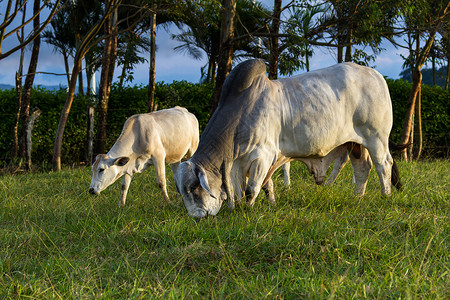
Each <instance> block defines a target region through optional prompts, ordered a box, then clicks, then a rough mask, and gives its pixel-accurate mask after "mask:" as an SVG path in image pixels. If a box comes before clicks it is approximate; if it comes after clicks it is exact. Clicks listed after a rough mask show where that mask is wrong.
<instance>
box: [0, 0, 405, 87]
mask: <svg viewBox="0 0 450 300" xmlns="http://www.w3.org/2000/svg"><path fill="white" fill-rule="evenodd" d="M261 2H263V3H264V4H265V5H266V6H267V7H268V8H269V9H270V8H271V7H272V6H273V4H272V3H273V1H272V0H263V1H261ZM285 2H287V1H285ZM0 11H1V8H0ZM170 30H171V33H176V31H177V30H178V29H177V28H176V27H175V26H172V27H170ZM171 33H167V32H166V31H165V30H164V29H162V28H158V29H157V40H156V43H157V47H158V50H157V52H156V80H157V81H165V82H172V81H174V80H187V81H190V82H198V81H199V80H200V68H201V67H202V66H204V65H205V64H206V61H207V60H206V55H204V56H203V58H202V59H201V60H195V59H193V58H191V57H190V56H188V55H186V54H183V53H178V52H175V51H174V50H173V48H174V47H176V46H177V45H179V43H178V42H175V41H173V40H172V39H171V38H170V34H171ZM15 41H16V38H15V36H12V37H10V38H8V39H6V40H5V41H4V45H3V47H2V48H3V51H5V50H7V49H9V48H10V47H11V45H12V44H14V43H15ZM383 48H385V49H386V50H385V51H383V52H382V53H381V54H379V55H378V56H377V58H376V60H375V62H374V63H372V64H371V66H372V67H374V68H375V69H376V70H378V71H379V72H380V73H381V74H382V75H384V76H387V77H389V78H398V75H399V73H400V72H401V65H402V63H403V59H402V58H401V56H400V55H399V54H400V53H402V54H404V55H405V53H406V51H405V50H402V49H395V48H394V47H393V46H392V45H391V43H389V42H385V43H383ZM30 52H31V49H30V47H28V48H27V52H26V54H25V67H27V66H28V61H29V56H30ZM145 55H148V54H145ZM310 63H311V67H310V68H311V70H314V69H319V68H323V67H327V66H330V65H333V64H335V63H336V54H335V51H334V50H330V49H326V48H324V47H320V48H315V49H314V56H313V57H312V59H311V62H310ZM18 64H19V52H16V53H15V54H13V55H11V56H9V57H7V58H6V59H3V60H1V61H0V84H10V85H14V74H15V72H16V70H17V68H18ZM38 72H52V73H64V61H63V57H62V55H60V54H59V53H55V52H54V51H53V49H52V48H51V47H50V46H49V45H47V44H46V43H42V44H41V54H40V57H39V62H38ZM120 72H121V70H120V69H116V71H115V74H116V76H117V75H118V74H120ZM302 72H304V71H302V70H300V71H299V72H298V73H302ZM148 76H149V75H148V64H141V65H138V66H136V68H135V70H134V81H133V82H132V85H134V84H146V83H147V82H148ZM97 82H98V76H97ZM35 84H36V85H63V86H66V85H67V82H66V77H65V76H55V75H44V74H37V75H36V77H35Z"/></svg>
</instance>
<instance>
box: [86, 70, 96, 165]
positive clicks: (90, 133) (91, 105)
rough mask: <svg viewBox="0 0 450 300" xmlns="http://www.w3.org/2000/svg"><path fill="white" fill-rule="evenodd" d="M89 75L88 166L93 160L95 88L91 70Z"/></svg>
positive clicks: (93, 74)
mask: <svg viewBox="0 0 450 300" xmlns="http://www.w3.org/2000/svg"><path fill="white" fill-rule="evenodd" d="M89 72H90V73H91V75H89V81H88V83H89V84H88V88H89V95H90V97H91V99H90V101H89V103H88V117H87V139H86V144H87V147H86V148H87V150H86V162H87V163H88V164H90V163H92V161H93V158H94V114H95V109H94V102H95V101H94V99H95V95H96V87H95V72H94V71H93V69H89Z"/></svg>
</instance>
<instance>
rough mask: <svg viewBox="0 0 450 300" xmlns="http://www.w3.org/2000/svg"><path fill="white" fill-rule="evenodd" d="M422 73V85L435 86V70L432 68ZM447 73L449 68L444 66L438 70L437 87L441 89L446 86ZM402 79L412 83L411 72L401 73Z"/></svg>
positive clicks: (425, 69) (423, 70) (404, 71)
mask: <svg viewBox="0 0 450 300" xmlns="http://www.w3.org/2000/svg"><path fill="white" fill-rule="evenodd" d="M421 71H422V83H424V84H428V85H433V70H432V69H431V68H424V69H422V70H421ZM446 72H447V66H442V67H440V68H439V69H437V70H436V85H439V86H441V87H444V86H445V74H446ZM399 76H400V78H401V79H404V80H406V81H409V82H412V76H411V71H410V70H409V69H408V70H403V71H402V72H401V73H400V75H399Z"/></svg>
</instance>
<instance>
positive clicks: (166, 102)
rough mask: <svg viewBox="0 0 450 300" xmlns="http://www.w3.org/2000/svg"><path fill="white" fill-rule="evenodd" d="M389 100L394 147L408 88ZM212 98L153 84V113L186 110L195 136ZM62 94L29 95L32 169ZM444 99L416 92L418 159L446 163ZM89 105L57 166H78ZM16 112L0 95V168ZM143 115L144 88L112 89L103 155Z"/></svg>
mask: <svg viewBox="0 0 450 300" xmlns="http://www.w3.org/2000/svg"><path fill="white" fill-rule="evenodd" d="M387 82H388V86H389V90H390V93H391V98H392V107H393V113H394V126H393V130H392V133H391V139H392V140H393V141H394V142H399V141H400V135H401V130H402V127H403V120H404V117H405V113H406V106H407V103H408V99H409V93H410V90H411V84H410V83H408V82H406V81H403V80H390V79H388V80H387ZM212 95H213V85H212V84H196V83H190V82H186V81H174V82H172V83H170V84H169V83H165V82H158V83H157V84H156V90H155V101H156V104H157V105H158V109H163V108H169V107H173V106H176V105H179V106H183V107H186V108H187V109H188V110H189V111H190V112H192V113H193V114H195V115H196V117H197V119H198V120H199V124H200V130H203V129H204V128H205V126H206V124H207V122H208V120H209V118H210V103H211V99H212ZM66 96H67V94H66V90H65V89H60V90H58V91H50V90H45V89H43V88H36V89H33V91H32V94H31V105H30V107H31V109H33V108H34V107H39V108H40V109H41V111H42V114H41V116H40V117H39V119H38V120H37V121H36V123H35V127H34V132H33V153H32V157H33V163H34V164H35V165H36V164H37V165H43V166H46V165H47V164H49V163H50V162H51V159H52V154H53V144H54V139H55V134H56V130H57V127H58V122H59V117H60V114H61V109H62V107H63V105H64V102H65V100H66ZM449 99H450V91H448V90H444V89H442V88H440V87H430V86H427V85H423V87H422V118H423V134H424V155H425V156H435V157H436V156H438V157H447V156H448V153H449V148H450V142H449V140H450V139H449V133H448V128H449V122H450V120H449V112H450V111H449ZM88 101H89V99H88V98H86V97H81V96H77V97H76V98H75V99H74V101H73V105H72V108H71V111H70V114H69V119H68V121H67V125H66V128H65V131H64V139H63V149H62V162H63V163H65V164H78V163H79V162H82V161H84V160H85V152H86V151H85V149H86V124H87V106H88ZM15 111H16V93H15V90H0V116H1V120H2V122H0V166H1V165H5V164H8V163H9V162H10V160H11V149H12V128H13V125H14V117H15ZM146 111H147V87H146V86H132V87H130V86H128V87H123V88H120V87H118V86H117V85H114V86H113V87H112V91H111V98H110V100H109V107H108V115H107V132H108V135H107V141H106V148H107V149H109V148H110V147H111V146H112V145H113V143H114V142H115V141H116V139H117V137H118V136H119V134H120V132H121V130H122V127H123V124H124V123H125V120H126V119H127V118H128V117H130V116H131V115H133V114H138V113H145V112H146Z"/></svg>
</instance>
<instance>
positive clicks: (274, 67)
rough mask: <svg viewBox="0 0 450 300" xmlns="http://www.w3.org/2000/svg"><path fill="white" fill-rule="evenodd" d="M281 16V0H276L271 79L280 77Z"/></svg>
mask: <svg viewBox="0 0 450 300" xmlns="http://www.w3.org/2000/svg"><path fill="white" fill-rule="evenodd" d="M280 16H281V0H275V1H274V4H273V13H272V26H271V28H270V33H271V34H272V35H273V36H272V37H270V57H269V79H277V78H278V58H279V56H280V47H279V38H278V33H279V31H280V24H281V20H280Z"/></svg>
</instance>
